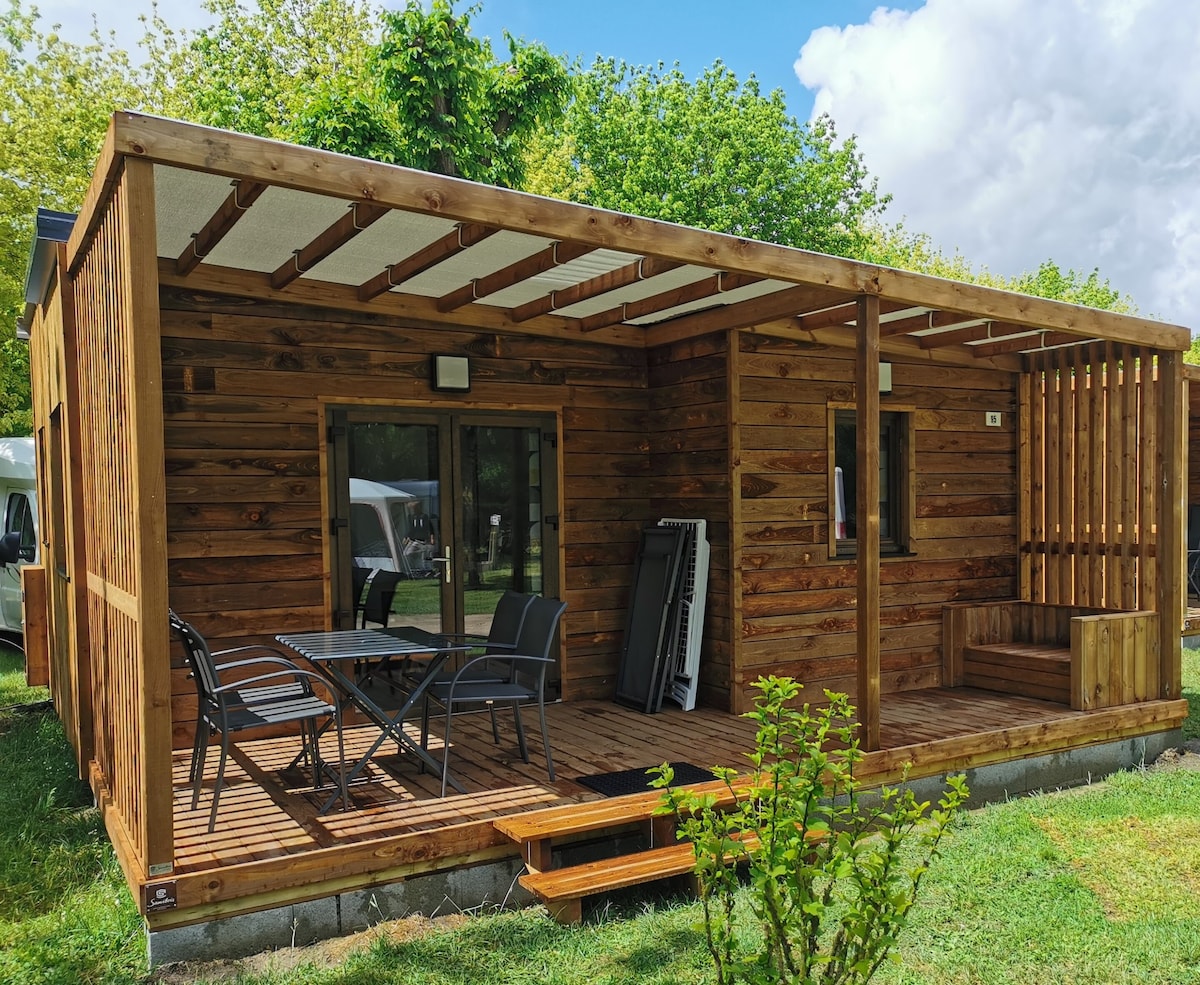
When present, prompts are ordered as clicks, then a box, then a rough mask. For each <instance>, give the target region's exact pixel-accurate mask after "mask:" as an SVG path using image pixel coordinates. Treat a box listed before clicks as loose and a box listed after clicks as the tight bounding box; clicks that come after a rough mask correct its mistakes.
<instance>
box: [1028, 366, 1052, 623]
mask: <svg viewBox="0 0 1200 985" xmlns="http://www.w3.org/2000/svg"><path fill="white" fill-rule="evenodd" d="M1031 375H1032V377H1033V379H1032V384H1031V390H1032V393H1031V403H1032V407H1031V408H1030V415H1029V416H1030V426H1029V430H1030V436H1029V444H1030V455H1029V460H1030V465H1031V470H1032V474H1031V476H1030V482H1029V514H1030V516H1029V521H1030V542H1029V543H1030V557H1029V594H1028V596H1027V599H1028V601H1030V602H1045V601H1046V585H1045V575H1046V549H1047V546H1048V539H1049V538H1048V534H1047V530H1046V495H1045V490H1046V485H1045V484H1046V402H1047V401H1046V388H1047V386H1048V381H1047V376H1046V370H1045V364H1044V362H1043V361H1042V360H1040V359H1039V360H1037V361H1035V362H1034V364H1033V369H1032V374H1031Z"/></svg>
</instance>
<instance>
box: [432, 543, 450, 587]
mask: <svg viewBox="0 0 1200 985" xmlns="http://www.w3.org/2000/svg"><path fill="white" fill-rule="evenodd" d="M429 560H430V561H437V562H439V563H440V564H441V565H442V566H443V567H442V577H443V578H445V579H446V584H447V585H449V584H450V545H448V544H447V545H446V556H445V557H431V558H430V559H429Z"/></svg>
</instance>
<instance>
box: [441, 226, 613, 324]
mask: <svg viewBox="0 0 1200 985" xmlns="http://www.w3.org/2000/svg"><path fill="white" fill-rule="evenodd" d="M591 252H592V247H590V246H587V245H586V244H583V243H561V242H555V243H551V244H550V245H549V246H547V247H546V248H545V249H544V250H541V251H540V252H538V253H535V254H533V256H528V257H524V258H523V259H521V260H518V261H517V262H516V263H511V264H509V265H508V266H507V267H503V268H501V269H500V270H497V271H495V272H494V273H490V274H488V275H487V276H486V277H478V278H476V279H475V280H473V281H471V282H470V283H469V284H465V285H464V286H462V287H460V288H459V289H458V290H456V291H451V292H450V293H449V294H446V295H444V296H443V297H440V298H438V300H437V309H438V311H441V312H451V311H455V310H456V309H458V308H461V307H463V306H465V305H468V304H470V303H471V302H472V301H478V300H479V299H480V298H486V297H487V296H488V295H489V294H495V293H496V292H497V291H503V290H504V289H505V288H506V287H512V286H513V285H514V284H519V283H521V281H523V280H528V279H529V278H530V277H536V276H537V275H538V274H544V273H545V272H546V271H547V270H551V269H553V268H554V267H559V266H562V265H563V264H564V263H570V262H571V261H572V260H578V259H579V258H580V257H581V256H586V255H587V254H588V253H591ZM530 317H533V316H532V315H531V316H530Z"/></svg>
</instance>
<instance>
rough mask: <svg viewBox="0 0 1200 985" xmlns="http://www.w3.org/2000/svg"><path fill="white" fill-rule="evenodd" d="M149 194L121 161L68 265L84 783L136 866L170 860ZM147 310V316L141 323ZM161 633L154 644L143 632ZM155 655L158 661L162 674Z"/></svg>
mask: <svg viewBox="0 0 1200 985" xmlns="http://www.w3.org/2000/svg"><path fill="white" fill-rule="evenodd" d="M134 163H135V164H136V165H142V162H134ZM131 172H132V174H131ZM152 194H153V189H152V185H151V184H150V172H149V167H148V166H145V167H144V168H143V167H137V168H133V167H130V168H127V169H126V172H125V175H124V176H123V180H122V181H121V182H120V183H119V184H118V185H117V187H116V188H115V189H114V190H113V194H112V198H111V200H110V201H109V203H108V205H107V208H106V209H105V210H104V214H103V217H102V219H101V220H100V222H99V225H98V227H97V229H96V234H95V238H94V239H93V240H92V241H91V243H90V244H89V246H88V248H87V253H86V255H85V256H84V257H83V258H82V262H81V263H80V264H79V265H78V269H77V272H76V275H75V285H74V287H75V302H76V319H77V325H78V332H79V340H80V344H79V351H80V395H79V404H80V406H79V413H80V418H81V421H82V429H81V431H82V438H81V440H82V445H83V447H82V448H81V456H80V457H81V459H82V461H84V462H87V463H91V465H90V467H89V468H88V469H87V470H86V471H85V474H84V477H83V504H82V505H83V510H84V511H85V515H86V516H87V519H88V522H87V526H86V531H87V532H86V557H87V583H88V594H87V598H88V604H87V610H88V611H87V618H88V624H89V629H90V649H91V663H92V681H93V686H92V695H91V702H92V708H91V711H92V719H93V721H94V723H95V724H94V729H95V753H94V756H95V758H94V761H93V765H92V769H93V772H94V773H98V774H99V777H98V779H97V778H95V777H94V778H93V783H94V784H96V785H98V786H100V787H102V788H103V795H104V797H105V807H106V810H107V811H108V812H109V813H110V815H113V816H115V818H116V819H118V821H119V826H120V829H121V833H122V835H123V840H124V842H125V846H124V847H126V848H127V849H128V851H127V852H124V853H121V854H122V855H123V857H122V862H123V863H124V864H126V865H129V864H133V865H135V866H136V867H137V868H140V869H141V870H142V872H143V875H148V874H153V873H154V872H156V871H159V872H161V871H164V869H165V870H166V871H169V866H170V864H171V862H172V852H173V845H172V841H173V834H172V827H171V786H170V784H169V783H164V782H162V778H163V777H167V776H170V768H171V764H170V754H171V745H170V740H169V735H170V720H169V716H164V714H163V709H165V708H167V707H168V705H169V678H168V676H167V673H168V669H167V657H166V625H165V604H164V605H163V612H162V613H156V612H155V611H154V609H155V606H154V605H153V604H149V603H148V602H147V598H149V599H151V600H154V599H156V597H157V596H161V597H163V598H165V576H166V571H165V547H164V546H163V544H162V543H161V542H160V543H159V544H157V545H155V544H154V540H155V539H158V538H156V535H155V531H156V529H157V528H159V527H161V521H159V522H158V523H157V524H156V522H155V515H154V510H153V509H150V508H148V507H149V506H150V504H149V503H148V502H147V494H146V488H147V487H148V488H150V489H153V487H154V482H153V479H154V475H153V472H152V471H150V472H149V473H148V471H147V467H146V464H145V463H146V461H147V460H149V457H150V456H151V455H154V456H155V457H157V459H158V462H159V463H160V464H159V465H158V468H159V473H158V474H159V478H158V486H159V488H161V485H162V479H161V456H162V425H161V417H160V418H159V425H158V431H157V447H154V446H155V434H154V431H153V428H149V429H148V428H146V426H145V425H146V421H145V419H144V417H143V414H144V410H143V408H144V407H145V406H147V405H151V406H153V405H158V407H159V413H160V414H161V399H162V398H161V388H160V383H159V381H160V380H161V372H157V371H154V367H152V366H150V365H148V360H147V359H146V355H145V354H146V351H147V346H150V347H152V350H153V352H154V353H157V350H158V344H159V342H158V322H157V305H156V304H154V305H152V306H147V305H146V304H145V301H144V298H143V297H142V296H141V295H142V293H143V292H145V291H147V290H150V291H152V292H153V297H154V298H155V299H156V297H157V284H156V280H155V278H154V275H153V267H151V268H150V269H151V273H150V277H149V284H148V285H147V284H146V283H145V282H144V278H145V277H146V271H145V270H141V269H137V268H136V262H137V257H138V255H139V254H140V253H141V252H142V250H141V249H139V248H137V247H136V246H133V244H134V243H135V242H136V240H137V238H138V237H139V236H140V235H144V229H145V227H144V226H143V225H141V223H140V222H139V220H140V219H144V217H145V214H146V210H145V201H144V199H145V197H146V196H147V195H149V196H152ZM151 205H152V201H151ZM150 216H151V218H152V216H153V209H152V207H151V209H150ZM152 228H153V227H151V236H150V239H151V243H150V244H149V249H150V250H153V242H152V240H153V235H152ZM139 280H141V281H143V282H142V283H139ZM147 317H150V318H152V319H153V324H152V325H147V324H146V323H145V319H146V318H147ZM150 333H153V334H152V335H151V334H150ZM139 485H140V486H141V488H139ZM159 509H161V498H160V505H159ZM160 537H161V535H160ZM156 550H157V551H158V552H161V553H162V555H163V559H162V564H161V565H160V567H161V569H162V570H161V571H158V572H157V573H156V572H155V571H153V570H148V568H147V558H148V557H153V555H154V552H155V551H156ZM156 582H161V583H162V585H161V587H159V585H157V584H156ZM156 616H158V617H159V618H156ZM149 621H154V622H157V623H160V624H161V626H160V625H153V626H151V625H149V624H148V622H149ZM159 636H161V647H155V646H152V645H150V644H149V643H148V641H149V640H157V638H158V637H159ZM155 649H158V650H159V651H160V652H157V653H155V652H153V651H154V650H155ZM156 664H161V665H162V666H163V668H164V671H163V673H162V675H161V679H160V675H159V674H157V673H156V672H155V671H154V667H155V665H156ZM164 727H165V734H166V739H165V741H164V739H163V738H162V736H163V733H164ZM98 796H100V793H99V791H98ZM111 830H112V825H111V823H110V831H111ZM118 840H121V839H118ZM120 847H121V846H119V851H120Z"/></svg>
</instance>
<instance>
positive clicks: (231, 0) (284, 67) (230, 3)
mask: <svg viewBox="0 0 1200 985" xmlns="http://www.w3.org/2000/svg"><path fill="white" fill-rule="evenodd" d="M203 6H204V9H205V10H206V11H208V13H209V14H211V15H212V17H213V25H212V26H211V27H207V28H202V29H201V30H199V31H196V32H195V33H192V34H189V33H187V32H178V33H177V32H175V31H173V30H172V29H171V28H170V26H169V25H168V24H167V22H166V21H165V20H164V19H163V18H162V17H161V15H159V14H158V13H157V12H156V13H155V16H154V17H153V18H152V20H151V21H150V23H149V24H148V25H147V31H146V34H145V37H144V38H143V39H142V42H141V45H142V49H143V50H144V52H145V53H146V56H147V62H146V72H147V76H148V77H147V81H146V87H147V89H148V91H149V92H150V93H151V94H152V96H153V99H154V101H155V102H157V103H158V104H159V105H160V106H161V107H162V112H164V113H165V114H166V115H168V116H172V117H176V118H178V119H182V120H188V121H190V122H193V123H205V124H207V125H209V126H214V127H221V128H222V129H227V130H237V131H238V132H240V133H250V134H255V135H257V136H261V137H274V138H277V139H280V140H294V139H295V136H296V133H295V130H296V120H297V118H299V117H300V116H302V115H304V114H305V113H306V112H308V111H309V109H310V106H311V104H312V103H313V101H314V100H315V99H319V98H322V97H325V96H326V95H327V94H328V93H354V92H359V91H360V90H361V89H362V87H363V86H364V84H365V82H364V80H365V79H366V64H367V61H368V58H369V56H370V52H371V51H372V50H373V48H374V47H375V45H376V44H377V43H378V41H379V36H380V19H379V18H380V12H379V10H378V8H376V7H375V6H373V5H371V4H368V3H363V2H360V0H258V2H257V3H256V4H255V5H254V6H252V7H246V6H244V5H243V4H242V3H240V2H239V0H204V4H203Z"/></svg>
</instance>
